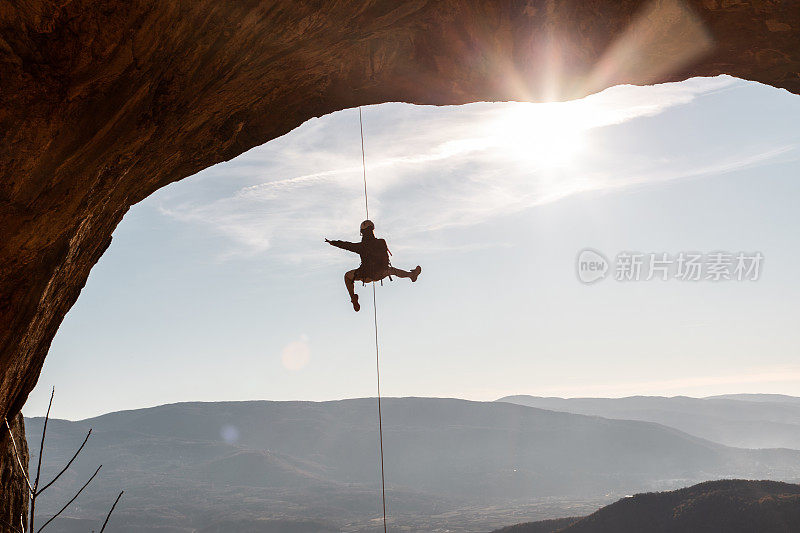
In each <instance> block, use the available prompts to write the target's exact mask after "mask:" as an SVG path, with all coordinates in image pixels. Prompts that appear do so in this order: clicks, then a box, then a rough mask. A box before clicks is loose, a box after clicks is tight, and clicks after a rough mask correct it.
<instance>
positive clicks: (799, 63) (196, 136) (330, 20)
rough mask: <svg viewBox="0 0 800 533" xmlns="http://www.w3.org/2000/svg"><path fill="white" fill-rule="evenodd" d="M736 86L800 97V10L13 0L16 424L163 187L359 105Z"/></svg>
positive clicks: (7, 39) (3, 408)
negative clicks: (646, 86) (702, 84)
mask: <svg viewBox="0 0 800 533" xmlns="http://www.w3.org/2000/svg"><path fill="white" fill-rule="evenodd" d="M721 73H727V74H731V75H733V76H738V77H741V78H745V79H749V80H756V81H760V82H763V83H767V84H771V85H774V86H776V87H783V88H786V89H788V90H790V91H793V92H795V93H800V74H798V73H800V10H798V9H797V5H796V3H795V2H794V1H792V0H758V1H755V0H753V1H751V2H744V1H741V0H687V1H686V2H683V1H682V0H652V1H651V2H643V1H639V0H529V1H522V0H439V1H432V0H431V1H426V0H407V1H405V2H396V1H392V0H338V1H321V0H306V1H297V0H270V1H267V0H240V1H237V2H219V1H211V0H175V1H170V2H159V1H156V0H27V1H24V2H23V1H21V0H11V1H7V2H2V3H0V140H1V141H2V142H0V232H1V233H0V412H2V414H5V415H7V416H9V417H13V416H14V415H15V414H16V413H18V412H19V410H20V408H21V407H22V405H23V403H24V402H25V399H26V397H27V395H28V393H29V392H30V391H31V389H32V388H33V386H34V385H35V383H36V380H37V378H38V375H39V372H40V369H41V367H42V363H43V361H44V357H45V355H46V353H47V350H48V348H49V346H50V342H51V340H52V339H53V336H54V335H55V332H56V330H57V328H58V326H59V324H60V323H61V320H62V319H63V317H64V315H65V314H66V312H67V311H68V310H69V308H70V307H71V306H72V305H73V304H74V302H75V300H76V299H77V297H78V294H79V293H80V290H81V288H82V287H83V285H84V283H85V282H86V279H87V277H88V275H89V271H90V269H91V268H92V266H93V265H94V264H95V263H96V262H97V260H98V259H99V258H100V256H101V255H102V253H103V251H104V250H105V249H106V248H107V247H108V245H109V243H110V240H111V233H112V231H113V230H114V228H115V227H116V225H117V224H118V223H119V221H120V220H121V219H122V216H123V215H124V214H125V212H126V211H127V210H128V208H129V207H130V206H131V205H133V204H135V203H136V202H138V201H140V200H142V199H143V198H145V197H146V196H147V195H149V194H151V193H152V192H153V191H155V190H156V189H158V188H159V187H162V186H164V185H166V184H168V183H170V182H173V181H176V180H179V179H182V178H184V177H186V176H189V175H191V174H193V173H195V172H197V171H199V170H201V169H202V168H204V167H207V166H209V165H212V164H214V163H217V162H220V161H223V160H228V159H231V158H233V157H235V156H236V155H238V154H240V153H241V152H243V151H245V150H247V149H249V148H251V147H253V146H256V145H259V144H262V143H264V142H267V141H268V140H270V139H273V138H275V137H277V136H280V135H282V134H284V133H286V132H288V131H290V130H291V129H293V128H294V127H296V126H298V125H299V124H301V123H302V122H304V121H305V120H307V119H309V118H311V117H314V116H319V115H322V114H325V113H330V112H333V111H336V110H339V109H343V108H347V107H352V106H356V105H362V104H371V103H378V102H386V101H405V102H413V103H427V104H458V103H465V102H470V101H476V100H529V101H539V100H543V99H566V98H575V97H580V96H583V95H586V94H589V93H592V92H596V91H599V90H601V89H603V88H606V87H608V86H611V85H615V84H619V83H638V84H642V83H656V82H662V81H671V80H680V79H684V78H687V77H689V76H707V75H716V74H721ZM5 494H6V492H5V491H4V492H3V495H4V496H3V498H5Z"/></svg>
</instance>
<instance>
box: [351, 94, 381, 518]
mask: <svg viewBox="0 0 800 533" xmlns="http://www.w3.org/2000/svg"><path fill="white" fill-rule="evenodd" d="M358 126H359V129H360V131H361V168H362V170H363V174H364V210H365V211H366V213H367V219H369V196H367V163H366V159H365V157H364V121H363V119H362V118H361V107H359V108H358ZM372 317H373V321H374V323H375V374H376V377H377V379H378V439H379V442H380V449H381V500H382V502H383V533H387V532H388V529H387V527H386V476H385V473H384V469H383V415H382V413H381V358H380V348H379V346H380V345H379V343H378V303H377V298H376V296H375V282H374V281H373V282H372Z"/></svg>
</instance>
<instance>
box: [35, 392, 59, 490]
mask: <svg viewBox="0 0 800 533" xmlns="http://www.w3.org/2000/svg"><path fill="white" fill-rule="evenodd" d="M55 395H56V388H55V387H53V390H52V392H50V403H48V404H47V414H46V415H44V427H42V443H41V444H39V462H38V464H37V465H36V479H35V480H34V482H33V492H34V493H36V489H37V488H39V475H40V474H41V473H42V455H44V436H45V435H46V434H47V421H48V420H50V408H51V407H53V396H55Z"/></svg>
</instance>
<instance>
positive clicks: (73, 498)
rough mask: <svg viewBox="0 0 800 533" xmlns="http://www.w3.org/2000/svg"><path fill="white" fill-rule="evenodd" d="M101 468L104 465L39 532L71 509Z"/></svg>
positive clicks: (98, 469) (98, 470)
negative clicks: (68, 508)
mask: <svg viewBox="0 0 800 533" xmlns="http://www.w3.org/2000/svg"><path fill="white" fill-rule="evenodd" d="M101 468H103V465H100V466H98V467H97V470H95V471H94V474H92V477H90V478H89V481H87V482H86V483H84V484H83V487H81V488H80V490H79V491H78V492H77V493H76V494H75V496H73V497H72V499H71V500H70V501H68V502H67V504H66V505H65V506H64V507H62V508H61V510H60V511H58V512H57V513H56V514H54V515H53V516H52V517H51V518H50V520H48V521H47V522H45V523H44V524H43V525H42V527H40V528H39V531H41V530H43V529H44V528H45V527H47V524H49V523H50V522H52V521H53V520H55V519H56V518H58V515H60V514H61V513H63V512H64V511H65V510H66V509H67V507H69V506H70V505H72V502H74V501H75V500H76V499H77V498H78V496H80V495H81V492H83V489H85V488H86V487H87V486H89V483H91V482H92V480H93V479H94V477H95V476H96V475H97V473H98V472H100V469H101ZM39 531H37V533H39Z"/></svg>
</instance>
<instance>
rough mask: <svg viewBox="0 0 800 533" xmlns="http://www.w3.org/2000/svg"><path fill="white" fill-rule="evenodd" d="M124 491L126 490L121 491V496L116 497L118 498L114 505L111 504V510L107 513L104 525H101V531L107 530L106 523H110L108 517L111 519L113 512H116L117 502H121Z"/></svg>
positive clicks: (101, 532)
mask: <svg viewBox="0 0 800 533" xmlns="http://www.w3.org/2000/svg"><path fill="white" fill-rule="evenodd" d="M124 492H125V491H124V490H123V491H122V492H120V493H119V496H117V499H116V500H114V505H112V506H111V510H110V511H109V512H108V514H107V515H106V521H105V522H103V527H101V528H100V533H103V531H105V530H106V524H108V519H109V518H111V513H113V512H114V507H116V506H117V503H118V502H119V499H120V498H122V494H123V493H124Z"/></svg>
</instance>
